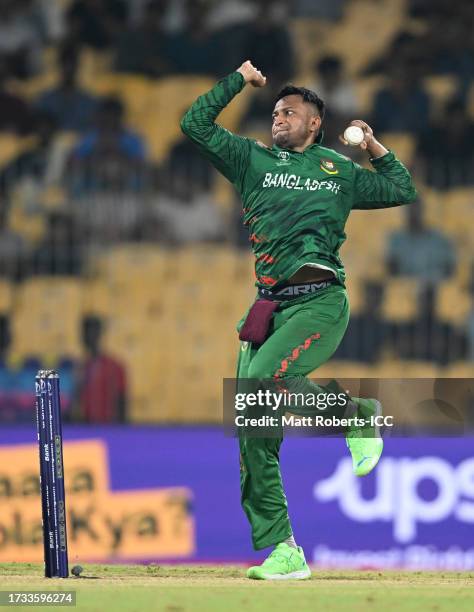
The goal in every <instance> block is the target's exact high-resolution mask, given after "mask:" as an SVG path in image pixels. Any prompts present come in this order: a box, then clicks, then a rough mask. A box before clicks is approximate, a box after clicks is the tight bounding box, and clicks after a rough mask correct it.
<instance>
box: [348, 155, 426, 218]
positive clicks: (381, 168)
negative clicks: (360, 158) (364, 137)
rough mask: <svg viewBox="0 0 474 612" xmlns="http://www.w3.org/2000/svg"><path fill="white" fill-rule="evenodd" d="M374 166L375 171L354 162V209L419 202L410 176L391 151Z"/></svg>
mask: <svg viewBox="0 0 474 612" xmlns="http://www.w3.org/2000/svg"><path fill="white" fill-rule="evenodd" d="M371 163H372V166H373V167H374V169H375V172H373V171H372V170H367V169H365V168H362V167H361V166H359V164H355V163H353V170H354V175H353V177H354V178H353V180H354V199H353V205H352V208H353V209H368V208H390V207H392V206H400V205H401V204H410V203H411V202H414V201H415V200H416V197H417V193H416V189H415V186H414V185H413V181H412V178H411V175H410V173H409V172H408V170H407V169H406V168H405V166H404V165H403V164H402V163H401V161H399V160H398V159H397V158H396V157H395V155H394V154H393V153H392V152H391V151H389V152H388V153H386V154H385V155H383V156H382V157H378V158H376V159H373V160H371Z"/></svg>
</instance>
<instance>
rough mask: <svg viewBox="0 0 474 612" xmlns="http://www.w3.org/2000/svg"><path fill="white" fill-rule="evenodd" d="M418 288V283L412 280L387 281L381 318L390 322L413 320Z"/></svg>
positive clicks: (391, 279)
mask: <svg viewBox="0 0 474 612" xmlns="http://www.w3.org/2000/svg"><path fill="white" fill-rule="evenodd" d="M418 287H419V283H418V281H417V280H413V279H405V278H390V279H389V280H387V283H386V285H385V298H384V302H383V306H382V312H383V316H384V317H385V318H386V319H389V320H390V321H407V320H410V319H413V318H414V317H415V316H416V312H417V299H418Z"/></svg>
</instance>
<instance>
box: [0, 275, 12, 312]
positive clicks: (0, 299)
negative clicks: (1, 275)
mask: <svg viewBox="0 0 474 612" xmlns="http://www.w3.org/2000/svg"><path fill="white" fill-rule="evenodd" d="M13 295H14V290H13V285H12V284H11V283H10V282H9V281H7V280H0V313H1V314H8V313H9V312H10V310H11V308H12V303H13Z"/></svg>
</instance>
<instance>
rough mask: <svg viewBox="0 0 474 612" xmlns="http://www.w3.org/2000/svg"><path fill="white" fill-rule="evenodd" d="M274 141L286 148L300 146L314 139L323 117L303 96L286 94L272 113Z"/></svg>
mask: <svg viewBox="0 0 474 612" xmlns="http://www.w3.org/2000/svg"><path fill="white" fill-rule="evenodd" d="M272 118H273V122H272V138H273V142H274V143H275V144H276V145H277V146H278V147H282V148H284V149H291V148H293V147H300V146H302V145H305V144H308V143H309V142H312V141H313V140H314V136H315V133H316V132H317V130H318V129H319V127H320V125H321V119H320V117H318V116H317V115H315V114H314V109H313V107H312V105H311V104H307V103H306V102H304V101H303V99H302V98H301V96H298V95H291V96H285V97H284V98H281V100H278V102H277V103H276V104H275V108H274V110H273V114H272Z"/></svg>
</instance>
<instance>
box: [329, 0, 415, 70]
mask: <svg viewBox="0 0 474 612" xmlns="http://www.w3.org/2000/svg"><path fill="white" fill-rule="evenodd" d="M403 19H404V2H403V1H402V0H392V1H391V2H379V3H378V4H377V9H376V10H375V9H374V4H373V2H372V1H371V0H358V1H357V2H349V3H347V7H346V11H345V15H344V18H343V19H342V20H341V22H340V23H339V24H337V26H336V27H335V28H334V29H333V30H332V32H331V36H330V37H329V39H328V41H327V44H326V45H325V50H326V51H329V52H331V53H333V52H334V53H337V54H338V55H342V56H343V58H344V60H345V62H346V64H347V68H348V70H349V72H350V73H351V74H356V73H358V72H359V71H360V70H361V69H362V68H364V67H365V66H366V65H367V64H368V62H369V60H370V59H371V58H373V57H375V56H377V55H379V54H381V53H382V52H383V51H384V50H385V49H386V47H387V45H388V44H389V43H390V41H391V39H392V38H393V36H394V35H395V34H396V33H397V32H398V30H399V29H400V27H401V25H402V23H403ZM362 32H363V34H361V33H362Z"/></svg>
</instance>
